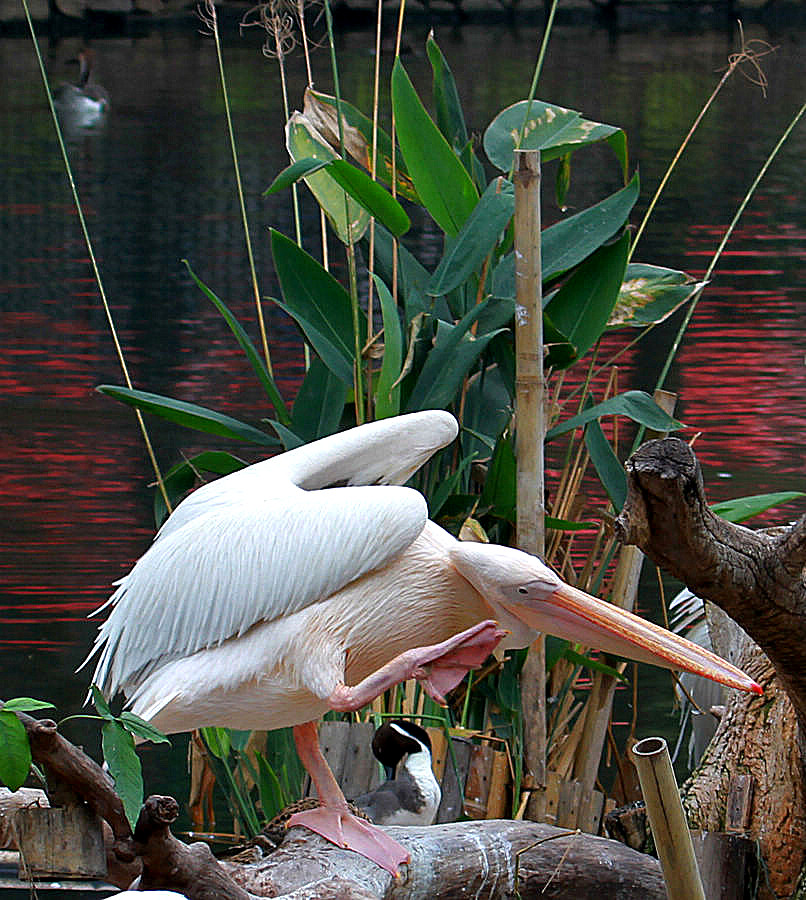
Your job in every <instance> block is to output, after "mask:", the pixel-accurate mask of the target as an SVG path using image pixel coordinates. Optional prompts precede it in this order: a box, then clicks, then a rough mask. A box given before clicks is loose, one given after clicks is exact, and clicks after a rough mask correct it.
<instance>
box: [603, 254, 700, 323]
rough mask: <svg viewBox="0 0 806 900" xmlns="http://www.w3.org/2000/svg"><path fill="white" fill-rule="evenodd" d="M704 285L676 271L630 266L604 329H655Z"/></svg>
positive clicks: (641, 265)
mask: <svg viewBox="0 0 806 900" xmlns="http://www.w3.org/2000/svg"><path fill="white" fill-rule="evenodd" d="M706 283H707V282H705V281H695V280H694V279H693V278H692V277H691V276H690V275H687V274H686V273H685V272H680V271H678V270H676V269H664V268H663V267H661V266H649V265H645V264H643V263H630V265H629V266H627V271H626V272H625V273H624V283H623V284H622V285H621V290H620V292H619V297H618V300H617V302H616V305H615V307H614V309H613V312H612V313H611V314H610V318H609V320H608V322H607V327H608V328H622V327H624V326H626V325H630V326H632V327H634V328H644V327H645V326H647V325H656V324H657V323H658V322H662V321H663V320H664V319H666V318H667V317H668V316H670V315H671V314H672V313H673V312H674V311H675V310H676V309H678V308H679V307H680V306H682V305H683V304H684V303H685V302H686V301H687V300H689V299H690V298H691V297H692V296H693V295H694V294H695V293H696V292H697V291H700V290H702V288H704V287H705V285H706Z"/></svg>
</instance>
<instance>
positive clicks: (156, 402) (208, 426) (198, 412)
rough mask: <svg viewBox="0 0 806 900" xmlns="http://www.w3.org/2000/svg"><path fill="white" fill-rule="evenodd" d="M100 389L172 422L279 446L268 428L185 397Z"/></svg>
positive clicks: (230, 436)
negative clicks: (249, 423) (254, 424)
mask: <svg viewBox="0 0 806 900" xmlns="http://www.w3.org/2000/svg"><path fill="white" fill-rule="evenodd" d="M98 390H99V391H100V392H101V393H102V394H106V395H107V396H109V397H114V398H115V400H120V401H121V402H123V403H128V405H129V406H133V407H135V408H136V409H142V410H143V411H144V412H150V413H153V414H154V415H156V416H160V417H161V418H163V419H168V421H170V422H176V424H177V425H184V426H185V427H186V428H194V429H195V430H196V431H204V432H206V433H207V434H217V435H218V436H219V437H225V438H233V439H235V440H238V441H249V442H251V443H253V444H260V445H261V446H263V447H275V446H277V441H276V440H275V439H274V438H273V437H271V435H268V434H266V432H265V431H260V430H259V429H257V428H254V427H253V426H252V425H247V424H246V422H241V421H239V420H238V419H233V418H232V417H231V416H225V415H224V414H223V413H218V412H216V411H215V410H212V409H207V408H206V407H204V406H197V405H196V404H195V403H185V402H184V401H183V400H174V399H173V398H172V397H164V396H162V395H161V394H150V393H149V392H148V391H137V390H131V389H129V388H125V387H117V386H115V385H112V384H102V385H99V387H98Z"/></svg>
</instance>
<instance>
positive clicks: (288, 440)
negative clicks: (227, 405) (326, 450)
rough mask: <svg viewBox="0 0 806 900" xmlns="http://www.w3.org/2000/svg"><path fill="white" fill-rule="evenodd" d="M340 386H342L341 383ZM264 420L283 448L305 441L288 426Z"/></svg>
mask: <svg viewBox="0 0 806 900" xmlns="http://www.w3.org/2000/svg"><path fill="white" fill-rule="evenodd" d="M320 362H321V360H320ZM342 388H344V385H343V384H342ZM266 421H267V422H268V424H269V425H271V427H272V428H273V429H274V430H275V432H276V433H277V437H278V438H280V441H281V442H282V445H283V449H285V450H294V449H295V448H296V447H301V446H302V445H303V444H304V443H306V442H305V441H304V440H303V439H302V438H301V437H300V436H299V435H298V434H296V433H295V432H293V431H292V430H291V429H290V428H286V427H285V425H281V424H280V423H279V422H275V421H274V420H273V419H266Z"/></svg>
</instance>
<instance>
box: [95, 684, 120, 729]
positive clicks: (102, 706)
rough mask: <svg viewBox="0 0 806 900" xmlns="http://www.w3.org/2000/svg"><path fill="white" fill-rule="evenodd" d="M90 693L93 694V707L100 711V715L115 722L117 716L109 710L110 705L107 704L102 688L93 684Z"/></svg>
mask: <svg viewBox="0 0 806 900" xmlns="http://www.w3.org/2000/svg"><path fill="white" fill-rule="evenodd" d="M90 692H91V693H92V702H93V705H94V706H95V708H96V709H97V710H98V715H99V716H102V717H103V718H104V719H107V720H108V721H110V722H113V721H114V720H115V715H114V713H113V712H112V710H111V709H110V708H109V704H108V703H107V702H106V698H105V697H104V695H103V694H102V693H101V690H100V688H99V687H98V686H97V685H95V684H92V685H90Z"/></svg>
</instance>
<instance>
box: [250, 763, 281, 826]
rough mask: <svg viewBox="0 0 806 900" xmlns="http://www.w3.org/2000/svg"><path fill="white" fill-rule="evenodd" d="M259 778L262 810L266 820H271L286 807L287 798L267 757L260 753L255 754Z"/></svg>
mask: <svg viewBox="0 0 806 900" xmlns="http://www.w3.org/2000/svg"><path fill="white" fill-rule="evenodd" d="M255 759H256V760H257V766H258V772H259V778H258V781H257V788H258V794H259V795H260V808H261V809H262V810H263V815H264V817H265V818H266V819H271V818H272V817H273V816H275V815H277V813H278V812H280V810H281V809H282V808H283V807H284V806H285V805H286V798H285V795H284V793H283V788H282V786H281V785H280V779H279V778H278V777H277V774H276V772H275V771H274V769H272V767H271V766H270V765H269V763H268V761H267V760H266V757H265V756H264V755H263V754H262V753H261V752H260V751H258V752H257V753H255Z"/></svg>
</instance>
